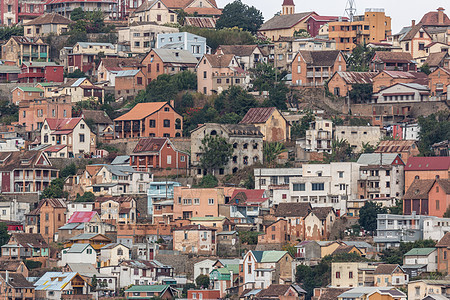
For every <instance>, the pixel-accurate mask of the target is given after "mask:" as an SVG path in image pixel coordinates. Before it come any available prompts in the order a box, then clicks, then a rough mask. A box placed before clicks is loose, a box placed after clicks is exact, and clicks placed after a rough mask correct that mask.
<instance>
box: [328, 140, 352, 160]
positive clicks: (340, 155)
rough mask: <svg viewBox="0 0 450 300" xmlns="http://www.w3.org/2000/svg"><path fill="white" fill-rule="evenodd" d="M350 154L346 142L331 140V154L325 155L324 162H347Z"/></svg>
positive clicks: (349, 147) (350, 151)
mask: <svg viewBox="0 0 450 300" xmlns="http://www.w3.org/2000/svg"><path fill="white" fill-rule="evenodd" d="M352 153H353V152H352V148H351V146H350V144H349V143H348V141H347V140H344V139H340V140H333V141H332V142H331V154H329V153H325V160H326V161H327V162H344V161H349V160H350V159H351V157H352Z"/></svg>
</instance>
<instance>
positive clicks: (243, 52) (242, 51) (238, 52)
mask: <svg viewBox="0 0 450 300" xmlns="http://www.w3.org/2000/svg"><path fill="white" fill-rule="evenodd" d="M216 54H219V55H225V54H227V55H234V56H235V57H236V58H237V61H238V63H239V65H240V67H241V68H242V69H244V70H245V71H248V70H250V69H253V68H255V67H256V66H257V65H258V64H259V63H264V62H267V57H266V56H265V53H264V51H263V50H261V49H260V48H259V46H258V45H220V46H219V47H218V48H217V50H216Z"/></svg>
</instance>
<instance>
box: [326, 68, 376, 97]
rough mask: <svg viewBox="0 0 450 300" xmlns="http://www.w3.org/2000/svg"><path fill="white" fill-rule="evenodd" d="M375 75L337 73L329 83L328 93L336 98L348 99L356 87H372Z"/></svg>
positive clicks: (366, 73) (373, 73) (370, 73)
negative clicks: (363, 85) (361, 85)
mask: <svg viewBox="0 0 450 300" xmlns="http://www.w3.org/2000/svg"><path fill="white" fill-rule="evenodd" d="M375 75H376V73H375V72H335V73H334V74H333V76H332V77H331V78H330V81H329V82H328V91H329V92H330V93H333V95H335V96H338V97H346V96H348V95H349V92H350V91H351V90H352V89H353V86H354V85H358V84H365V85H371V84H372V83H373V77H374V76H375ZM361 100H364V99H361Z"/></svg>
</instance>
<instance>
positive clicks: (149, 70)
mask: <svg viewBox="0 0 450 300" xmlns="http://www.w3.org/2000/svg"><path fill="white" fill-rule="evenodd" d="M152 56H153V57H152ZM152 58H153V60H152ZM142 64H143V65H144V67H143V68H142V72H143V73H144V75H145V77H146V78H147V84H148V83H150V82H151V81H152V80H155V79H156V78H158V76H159V75H161V74H164V63H163V61H162V60H161V58H159V56H158V55H156V53H155V52H154V51H153V50H152V51H150V52H149V54H147V56H146V57H145V58H144V60H143V61H142Z"/></svg>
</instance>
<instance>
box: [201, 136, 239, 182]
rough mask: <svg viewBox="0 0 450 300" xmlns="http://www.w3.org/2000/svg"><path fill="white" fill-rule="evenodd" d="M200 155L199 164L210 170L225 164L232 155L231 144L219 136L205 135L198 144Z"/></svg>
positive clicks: (212, 170)
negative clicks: (200, 143) (199, 144)
mask: <svg viewBox="0 0 450 300" xmlns="http://www.w3.org/2000/svg"><path fill="white" fill-rule="evenodd" d="M200 151H201V152H202V156H201V157H200V165H201V166H202V168H204V169H206V170H208V172H212V173H213V175H214V170H215V169H219V168H222V167H223V166H225V165H226V164H227V163H228V161H229V160H230V158H231V156H232V155H233V146H232V145H231V144H229V143H228V142H227V140H226V139H225V138H223V137H220V136H211V135H206V136H205V137H204V138H203V140H202V145H201V146H200Z"/></svg>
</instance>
